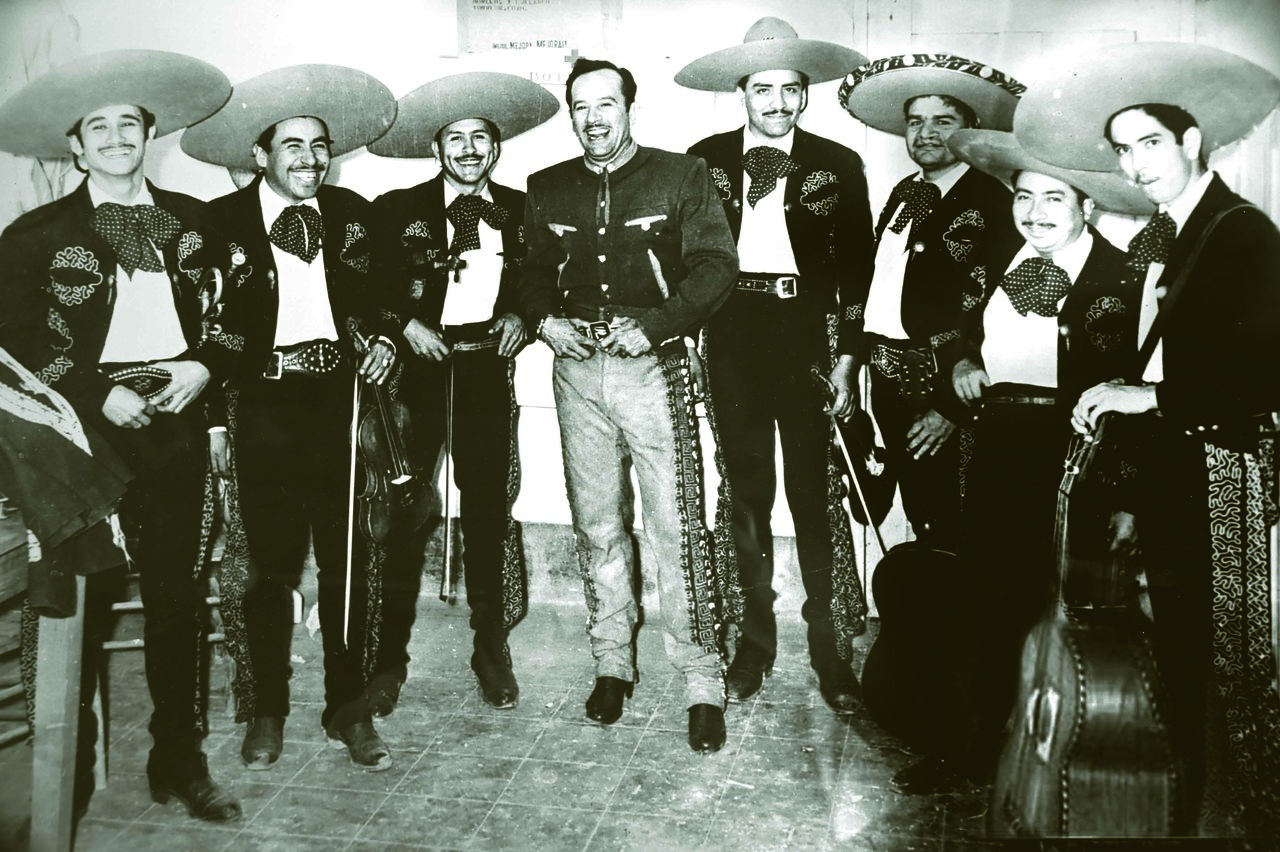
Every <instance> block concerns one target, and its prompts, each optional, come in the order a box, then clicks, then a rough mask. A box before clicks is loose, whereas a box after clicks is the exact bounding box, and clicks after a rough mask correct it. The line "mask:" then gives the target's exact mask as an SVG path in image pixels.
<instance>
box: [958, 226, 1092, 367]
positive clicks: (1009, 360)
mask: <svg viewBox="0 0 1280 852" xmlns="http://www.w3.org/2000/svg"><path fill="white" fill-rule="evenodd" d="M1091 251H1093V234H1090V233H1089V231H1088V229H1087V228H1086V229H1085V230H1084V231H1082V232H1081V234H1080V236H1079V237H1078V238H1076V241H1075V242H1073V243H1072V244H1071V245H1069V246H1067V247H1065V248H1063V249H1060V250H1059V251H1058V252H1057V253H1055V254H1054V256H1053V257H1052V258H1051V259H1052V260H1053V262H1054V264H1056V265H1057V266H1059V267H1061V268H1062V269H1063V271H1065V272H1066V273H1067V277H1068V278H1070V279H1071V283H1072V284H1075V282H1076V279H1078V278H1079V277H1080V270H1081V269H1083V268H1084V264H1085V261H1087V260H1088V259H1089V252H1091ZM1033 257H1039V254H1038V253H1037V252H1036V250H1035V249H1034V248H1032V247H1031V244H1030V243H1026V244H1024V245H1023V246H1022V249H1021V250H1020V251H1019V252H1018V253H1017V254H1016V255H1015V256H1014V258H1013V262H1012V263H1010V264H1009V267H1008V269H1006V270H1005V274H1006V275H1007V274H1008V273H1009V272H1012V271H1013V270H1014V269H1016V268H1017V267H1018V264H1020V263H1022V262H1023V261H1024V260H1027V259H1028V258H1033ZM1066 299H1067V297H1066V295H1065V294H1064V295H1063V297H1062V299H1060V300H1059V301H1058V307H1059V308H1061V307H1062V303H1063V302H1065V301H1066ZM982 326H983V330H984V332H985V336H984V338H983V341H982V362H983V364H984V365H985V366H986V368H987V375H988V376H990V377H991V383H992V384H995V383H997V382H1016V383H1018V384H1023V385H1036V386H1037V387H1042V388H1056V387H1057V386H1058V318H1057V317H1056V316H1053V317H1042V316H1040V315H1039V314H1038V313H1036V312H1035V311H1028V312H1027V315H1026V316H1025V317H1024V316H1023V315H1022V314H1020V313H1018V312H1017V311H1016V310H1014V307H1013V303H1012V302H1010V301H1009V294H1008V293H1006V292H1005V291H1004V288H1003V287H997V288H996V291H995V292H994V293H993V294H991V301H990V302H989V303H988V304H987V308H986V311H985V312H984V313H983V315H982Z"/></svg>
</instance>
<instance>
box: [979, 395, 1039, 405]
mask: <svg viewBox="0 0 1280 852" xmlns="http://www.w3.org/2000/svg"><path fill="white" fill-rule="evenodd" d="M982 404H983V405H1057V404H1058V398H1057V397H1053V396H1029V395H1028V396H1022V395H1021V394H1005V395H1001V396H992V397H983V399H982Z"/></svg>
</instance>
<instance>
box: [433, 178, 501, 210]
mask: <svg viewBox="0 0 1280 852" xmlns="http://www.w3.org/2000/svg"><path fill="white" fill-rule="evenodd" d="M442 180H443V181H444V209H446V210H448V209H449V205H450V204H452V203H453V199H455V198H457V197H458V196H459V195H461V194H462V193H461V192H458V190H457V189H455V188H454V186H453V184H451V183H449V180H448V178H442ZM480 197H481V198H483V199H484V200H485V201H488V202H489V203H490V204H492V203H493V193H492V192H490V191H489V182H488V181H485V184H484V189H482V190H480Z"/></svg>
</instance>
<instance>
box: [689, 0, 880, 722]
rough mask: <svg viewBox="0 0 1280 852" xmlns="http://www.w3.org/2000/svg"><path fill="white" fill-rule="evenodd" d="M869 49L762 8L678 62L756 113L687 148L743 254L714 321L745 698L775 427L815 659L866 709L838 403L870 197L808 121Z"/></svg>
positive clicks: (773, 474) (846, 404)
mask: <svg viewBox="0 0 1280 852" xmlns="http://www.w3.org/2000/svg"><path fill="white" fill-rule="evenodd" d="M864 61H865V59H864V57H862V56H861V55H860V54H858V53H857V52H855V51H853V50H850V49H848V48H845V47H841V46H840V45H835V44H830V43H828V42H821V41H811V40H807V39H801V38H799V37H798V36H797V35H796V32H795V30H794V29H792V28H791V26H790V25H789V24H787V23H786V22H785V21H782V20H780V19H778V18H762V19H761V20H759V21H757V22H756V23H755V24H754V25H753V26H752V27H751V29H750V30H748V31H747V36H746V39H745V40H744V41H743V43H742V44H740V45H736V46H734V47H730V48H726V49H724V50H718V51H716V52H714V53H712V54H710V55H708V56H705V57H702V58H701V59H697V60H694V61H693V62H692V63H690V64H689V65H687V66H686V67H685V68H684V69H682V70H681V71H680V72H679V73H678V74H677V75H676V82H677V83H680V84H681V85H683V86H688V87H690V88H694V89H703V90H710V91H730V90H732V89H733V88H734V87H735V81H737V82H736V87H737V90H738V94H739V97H740V98H741V100H742V104H743V107H744V109H745V111H746V114H747V123H746V126H745V127H743V128H739V129H737V130H731V131H729V132H728V133H722V134H719V135H716V136H711V137H709V138H707V139H703V140H702V141H701V142H698V143H697V144H696V145H694V146H693V147H692V148H690V149H689V153H690V154H693V155H695V156H698V157H702V158H703V159H704V160H706V161H707V166H708V167H709V168H710V169H711V178H712V182H713V183H714V184H715V186H716V190H717V192H718V193H719V195H720V201H721V203H722V204H723V205H724V211H725V216H726V218H727V219H728V220H729V227H730V228H731V229H732V231H733V234H734V237H735V238H736V239H737V244H738V257H739V265H740V267H741V271H740V272H739V274H738V280H737V282H736V284H735V288H734V292H733V293H732V294H731V295H730V297H729V299H728V301H727V302H726V303H725V306H724V307H723V308H722V309H721V310H719V311H718V312H716V314H715V315H713V316H712V318H711V319H710V320H709V321H708V323H707V328H706V335H705V344H706V356H707V376H708V380H709V384H710V391H711V399H712V404H713V405H714V408H715V419H714V422H715V425H716V430H717V431H716V434H717V438H718V440H719V445H720V452H721V454H722V456H723V458H724V466H725V473H726V474H727V476H728V480H729V491H730V493H731V495H732V504H733V505H732V519H733V520H732V526H733V540H734V544H735V549H736V552H737V560H738V570H739V572H740V575H741V577H742V586H743V593H744V612H743V617H742V623H741V625H740V628H739V632H738V641H737V648H736V651H735V654H734V658H733V662H732V663H731V664H730V666H729V670H728V672H727V673H726V675H725V689H726V692H727V693H728V696H729V700H731V701H735V702H740V701H745V700H746V699H748V698H750V697H751V696H753V695H755V694H756V692H758V691H759V690H760V687H761V684H762V682H763V679H764V676H765V675H766V674H767V673H769V671H770V670H771V669H772V668H773V663H774V658H775V657H776V656H777V652H778V628H777V623H776V620H775V616H774V612H773V601H774V597H775V595H774V592H773V531H772V526H771V516H772V513H773V501H774V496H775V491H776V490H777V471H776V470H775V462H774V441H775V437H774V436H775V429H776V431H777V434H778V436H779V437H780V438H781V443H782V456H783V471H782V472H783V482H784V485H785V488H786V494H787V505H788V506H789V507H790V509H791V517H792V520H793V521H794V523H795V537H796V551H797V555H798V557H799V563H800V564H799V572H800V577H801V580H802V582H803V583H804V588H805V595H806V601H805V603H804V606H803V608H802V610H801V612H802V615H803V617H804V619H805V621H806V622H807V623H808V643H809V660H810V664H811V665H812V666H813V669H814V672H815V673H816V674H817V676H818V687H819V692H820V693H821V695H822V697H823V700H825V701H826V703H827V705H828V706H830V707H831V709H832V710H834V711H835V712H836V713H838V714H841V715H849V714H851V713H853V712H854V710H855V708H856V707H857V700H858V682H857V678H856V676H855V675H854V673H853V669H852V668H851V667H850V661H851V659H852V656H853V645H852V639H853V637H854V636H856V635H858V634H860V633H862V632H863V630H865V621H864V619H865V616H866V600H865V595H864V594H863V591H862V585H861V582H860V580H859V578H858V568H857V562H856V561H855V558H854V552H853V536H852V533H851V531H850V526H849V520H848V515H847V514H846V513H845V512H844V509H843V508H842V507H841V505H840V494H841V490H842V485H841V483H840V481H839V474H838V473H837V470H836V467H835V465H834V463H833V460H832V457H831V454H832V445H831V440H832V435H831V431H832V428H833V426H832V422H831V418H830V415H831V414H835V415H836V416H839V417H846V416H848V415H849V414H850V413H851V412H852V411H853V407H854V405H855V401H856V399H857V394H856V391H854V390H853V389H851V387H850V385H851V383H852V382H853V380H854V379H853V360H854V359H853V354H852V347H853V334H852V333H848V331H847V326H848V325H849V323H848V321H847V320H838V319H837V318H838V317H840V316H841V314H842V311H843V308H844V306H846V305H848V304H850V303H851V301H852V298H853V293H854V292H859V291H862V290H865V288H866V286H867V285H866V281H865V279H866V278H868V277H869V276H870V273H871V252H872V235H871V208H870V204H869V202H868V201H867V183H866V178H865V177H864V175H863V167H862V160H861V159H860V158H859V157H858V155H857V154H855V153H854V152H853V151H851V150H849V149H848V148H846V147H844V146H843V145H838V144H836V143H835V142H832V141H830V140H828V139H824V138H822V137H820V136H815V135H814V134H811V133H807V132H805V131H804V130H803V129H801V128H800V127H798V126H797V122H798V121H799V120H800V116H801V114H802V113H803V112H804V110H805V107H806V106H808V101H809V83H810V82H819V83H821V82H826V81H828V80H834V79H837V78H839V77H841V76H843V74H844V72H845V70H846V69H847V68H849V67H850V66H851V65H857V64H860V63H862V62H864ZM829 335H830V338H829ZM815 372H816V373H817V375H818V377H819V378H820V377H825V376H829V377H830V381H831V383H832V384H833V385H834V387H835V389H836V395H835V398H834V399H831V400H828V399H826V398H825V397H824V392H823V388H822V387H821V386H820V385H819V382H818V381H817V380H815V376H814V373H815ZM837 589H838V590H839V594H837V592H836V590H837Z"/></svg>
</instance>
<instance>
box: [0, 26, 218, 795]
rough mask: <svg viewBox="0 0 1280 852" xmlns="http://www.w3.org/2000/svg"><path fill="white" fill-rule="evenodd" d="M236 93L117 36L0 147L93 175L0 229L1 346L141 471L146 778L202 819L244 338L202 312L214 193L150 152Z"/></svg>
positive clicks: (15, 122) (43, 96)
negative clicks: (169, 170) (217, 422)
mask: <svg viewBox="0 0 1280 852" xmlns="http://www.w3.org/2000/svg"><path fill="white" fill-rule="evenodd" d="M228 94H230V83H229V82H228V81H227V79H226V77H225V76H224V75H223V74H222V73H221V72H220V71H218V70H217V69H215V68H213V67H212V66H210V65H208V64H206V63H204V62H201V61H199V60H197V59H193V58H191V57H187V56H182V55H180V54H175V53H164V52H160V51H142V50H138V51H114V52H110V53H101V54H95V55H92V56H88V57H85V58H83V59H81V60H78V61H76V62H73V63H70V64H68V65H66V66H63V67H61V68H58V69H56V70H54V71H52V72H50V73H48V74H46V75H44V76H43V77H40V78H37V79H36V80H34V81H32V82H31V83H30V84H29V85H27V86H26V87H25V88H24V89H23V90H21V91H20V92H19V93H18V94H16V95H14V96H13V97H12V98H11V99H10V100H8V101H7V102H5V104H3V105H2V106H0V128H3V130H0V149H3V150H6V151H11V152H13V153H15V154H20V155H25V156H32V157H42V158H54V157H60V156H66V155H67V151H68V147H69V148H70V152H71V154H72V155H74V157H75V162H76V165H77V167H78V168H79V169H80V170H81V171H83V172H85V173H86V174H87V175H88V177H87V178H86V179H85V180H84V182H83V183H81V184H80V186H79V187H77V188H76V189H75V190H74V191H73V192H72V193H71V194H69V195H67V196H66V197H64V198H61V199H58V200H57V201H53V202H51V203H49V204H46V205H44V206H43V207H39V208H37V209H35V210H32V211H31V212H29V213H27V214H26V215H24V216H22V217H21V218H19V219H18V220H17V221H16V222H14V223H13V224H12V225H10V226H9V227H8V228H6V229H5V231H4V234H3V236H0V259H2V260H0V269H3V270H4V273H3V286H2V287H0V344H3V346H4V347H5V348H6V349H8V350H9V351H10V352H11V353H12V354H13V355H14V356H15V357H17V358H18V359H19V360H21V361H22V362H23V363H24V364H25V365H26V366H27V367H28V368H30V369H31V370H32V371H33V372H34V373H35V374H36V375H37V376H38V377H39V378H40V379H41V380H42V381H44V382H45V383H47V384H48V385H49V386H50V387H51V388H53V389H54V390H56V391H57V392H58V393H60V394H62V395H63V396H64V397H66V399H67V400H68V401H69V402H70V403H71V404H72V406H73V407H74V408H75V410H76V413H77V414H78V415H79V416H80V418H81V419H82V420H83V421H84V422H85V423H86V424H89V425H90V426H91V427H93V428H94V429H96V430H97V431H98V432H99V433H100V434H101V435H102V436H103V437H104V438H106V440H107V441H108V442H109V443H110V444H111V446H112V447H113V448H114V449H115V450H116V451H117V452H118V453H119V454H120V456H121V458H123V459H124V460H125V462H126V463H127V464H128V465H129V467H130V468H132V470H133V472H134V474H135V478H134V479H133V481H132V482H130V484H129V491H128V493H127V494H126V495H125V497H124V500H123V502H122V503H121V505H120V517H121V521H122V522H123V524H124V525H125V528H126V530H128V531H129V532H130V534H132V535H136V542H134V543H132V544H131V548H130V556H131V557H132V559H133V561H134V562H135V563H136V566H137V569H138V572H139V574H140V576H141V592H142V601H143V603H144V604H145V607H146V621H145V626H144V637H145V639H146V671H147V686H148V688H149V690H150V693H151V700H152V702H153V704H154V710H153V712H152V715H151V724H150V732H151V737H152V740H153V747H152V750H151V753H150V755H149V757H148V759H147V777H148V780H149V782H150V785H151V792H152V796H153V797H154V798H155V799H156V801H159V802H165V801H168V800H169V798H170V797H176V798H178V799H179V800H181V801H182V802H183V803H184V804H185V805H186V806H187V808H188V810H189V811H190V813H191V814H192V815H193V816H196V817H198V818H200V819H209V820H229V819H235V818H237V817H239V816H240V805H239V804H238V803H237V802H236V801H235V800H234V799H233V798H232V797H231V796H230V795H228V794H227V793H225V792H224V791H222V790H221V789H220V788H219V787H218V786H217V785H216V784H214V783H213V781H212V780H211V779H210V778H209V771H208V767H207V762H206V760H205V755H204V754H203V752H202V747H201V741H202V740H203V738H204V731H205V726H204V712H205V703H204V692H203V691H202V687H201V682H202V677H203V676H202V674H201V669H202V666H204V665H206V660H205V657H204V653H205V652H204V650H203V649H204V644H205V643H204V635H205V633H206V630H205V625H206V622H207V611H206V610H205V609H204V607H203V600H204V597H205V591H204V586H203V584H202V583H201V582H200V580H201V574H200V573H199V569H200V567H201V566H202V565H203V563H204V560H203V553H202V546H203V544H204V543H205V540H206V536H207V534H208V528H207V527H206V526H205V525H204V524H203V523H202V516H203V511H202V508H203V505H204V494H205V485H206V482H205V475H206V459H207V446H208V443H209V438H208V437H207V435H206V427H207V424H206V422H205V415H204V403H205V401H206V399H207V397H208V394H206V393H205V389H206V387H207V386H208V384H209V382H210V381H211V380H214V381H220V380H221V379H222V378H224V377H225V376H226V375H227V374H228V373H229V372H230V370H231V368H232V367H233V365H234V362H235V357H236V352H235V350H236V349H237V346H236V340H235V339H234V338H232V337H228V336H226V335H221V334H219V335H206V334H205V329H204V327H203V325H202V320H203V318H204V312H205V310H206V308H207V307H208V306H207V304H206V303H205V302H204V301H203V300H202V294H203V293H204V292H206V291H208V292H212V291H216V289H217V287H216V284H215V283H214V282H216V281H220V280H221V276H222V274H223V273H224V272H225V270H226V267H227V252H226V246H225V244H224V243H223V241H222V237H221V235H220V234H219V231H218V229H217V227H216V220H215V219H214V217H213V215H212V214H211V212H210V210H209V208H208V206H207V205H206V204H204V203H203V202H201V201H198V200H196V199H194V198H191V197H189V196H186V195H181V194H179V193H174V192H167V191H165V190H162V189H160V188H159V187H156V186H155V185H153V184H152V183H151V182H150V181H148V180H146V178H145V177H144V176H143V162H144V160H145V158H146V151H147V146H148V145H149V144H150V142H151V141H152V140H153V139H155V138H156V137H157V136H158V135H160V134H165V133H170V132H172V131H175V130H178V129H180V128H182V127H185V126H187V125H189V124H192V123H194V122H197V121H199V120H200V119H202V118H204V117H205V116H207V115H209V114H210V113H212V112H213V111H215V110H216V109H217V108H218V107H219V106H221V105H222V104H223V103H224V102H225V101H226V99H227V96H228ZM144 371H146V372H150V373H151V374H152V377H150V378H148V377H147V376H146V375H145V374H144ZM156 377H159V378H158V379H157V378H156ZM157 384H159V385H163V387H157ZM92 588H93V583H91V584H90V589H92ZM96 659H97V657H96V654H94V653H92V652H91V653H90V655H89V656H88V657H87V662H86V663H85V671H86V672H87V673H88V675H89V676H88V679H87V680H88V682H89V683H90V684H92V683H93V682H94V680H95V679H94V677H93V664H94V661H95V660H96ZM83 700H84V702H85V704H86V706H88V705H89V704H90V703H91V696H90V695H89V694H88V693H86V694H85V695H84V696H83ZM83 730H84V729H83V728H82V732H83ZM81 792H83V791H81Z"/></svg>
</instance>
